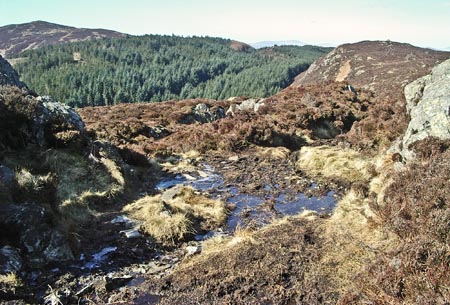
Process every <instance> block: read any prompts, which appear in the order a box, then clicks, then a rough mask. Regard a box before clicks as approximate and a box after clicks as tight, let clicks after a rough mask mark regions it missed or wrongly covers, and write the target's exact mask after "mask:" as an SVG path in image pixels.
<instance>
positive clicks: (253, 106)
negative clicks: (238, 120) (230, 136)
mask: <svg viewBox="0 0 450 305" xmlns="http://www.w3.org/2000/svg"><path fill="white" fill-rule="evenodd" d="M262 106H264V100H263V99H255V98H251V99H248V100H245V101H242V102H241V103H240V104H235V105H231V106H230V107H229V108H228V110H227V112H226V115H231V116H234V115H235V114H236V113H237V112H240V111H244V112H246V111H250V112H255V113H256V112H258V110H259V109H260V108H261V107H262Z"/></svg>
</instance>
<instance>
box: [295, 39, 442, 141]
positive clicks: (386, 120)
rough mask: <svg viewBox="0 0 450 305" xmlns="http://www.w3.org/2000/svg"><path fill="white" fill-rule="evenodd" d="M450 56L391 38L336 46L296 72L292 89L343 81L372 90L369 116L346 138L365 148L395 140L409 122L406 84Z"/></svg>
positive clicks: (353, 128)
mask: <svg viewBox="0 0 450 305" xmlns="http://www.w3.org/2000/svg"><path fill="white" fill-rule="evenodd" d="M449 57H450V53H449V52H440V51H434V50H430V49H423V48H418V47H414V46H412V45H409V44H403V43H398V42H391V41H363V42H359V43H354V44H345V45H342V46H339V47H337V48H336V49H335V50H333V51H332V52H331V53H329V54H328V55H326V56H324V57H322V58H321V59H320V60H318V61H316V62H315V63H314V64H313V65H312V66H311V67H310V69H308V71H306V72H304V73H302V74H300V75H299V76H297V78H296V80H295V81H294V83H293V84H292V85H291V88H298V87H301V86H305V85H308V84H316V83H324V82H345V83H348V84H349V85H351V86H353V87H356V88H363V89H367V90H370V91H371V92H373V104H374V105H373V107H371V108H370V109H368V111H367V117H366V118H365V119H363V120H361V121H360V122H358V123H357V124H355V125H353V127H352V131H351V132H350V133H349V135H348V139H349V140H350V141H351V142H352V143H354V144H356V143H358V144H360V145H362V146H364V147H368V146H373V145H375V146H378V145H382V146H385V144H386V143H387V144H388V143H389V142H391V141H393V140H394V139H396V138H397V137H398V136H400V135H401V134H403V132H404V131H405V130H406V126H407V123H408V117H407V113H406V111H405V106H406V101H405V97H404V95H403V88H404V87H405V86H406V85H407V84H408V83H410V82H412V81H413V80H416V79H417V78H419V77H422V76H424V75H426V74H427V73H429V72H430V71H431V69H432V68H433V66H435V65H436V64H438V63H440V62H442V61H443V60H445V59H447V58H449Z"/></svg>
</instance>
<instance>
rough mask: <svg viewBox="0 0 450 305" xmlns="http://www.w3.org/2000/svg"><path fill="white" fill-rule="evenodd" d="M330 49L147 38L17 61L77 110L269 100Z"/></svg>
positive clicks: (37, 84)
mask: <svg viewBox="0 0 450 305" xmlns="http://www.w3.org/2000/svg"><path fill="white" fill-rule="evenodd" d="M233 48H234V49H233ZM235 49H236V50H235ZM330 50H331V49H329V48H321V47H312V46H304V47H275V48H269V49H261V50H258V51H256V50H254V49H253V48H250V47H249V46H248V45H245V44H242V43H237V42H236V41H231V40H227V39H220V38H208V37H186V38H183V37H177V36H159V35H146V36H141V37H127V38H120V39H108V40H95V41H86V42H78V43H71V44H64V45H58V46H51V47H45V48H40V49H37V50H32V51H26V52H23V53H21V54H19V55H17V56H18V57H20V58H26V59H25V60H21V61H20V62H18V63H17V64H16V65H15V68H16V69H17V70H18V72H19V73H20V74H21V76H22V79H23V80H24V81H25V82H26V83H27V84H29V86H31V88H33V89H34V90H36V91H37V92H39V93H41V94H52V95H53V96H55V97H56V98H57V99H58V100H60V101H64V102H65V103H67V104H69V105H71V106H76V107H83V106H95V105H112V104H116V103H119V102H128V103H129V102H149V101H163V100H170V99H186V98H196V97H205V98H213V99H225V98H229V97H232V96H244V95H245V96H259V97H266V96H269V95H271V94H274V93H275V92H277V91H279V90H280V89H282V88H285V87H287V86H288V85H289V84H290V83H291V82H292V81H293V79H294V77H295V76H296V75H297V74H299V73H300V72H302V71H304V70H305V69H307V68H308V66H309V65H310V64H311V63H312V62H313V61H314V60H316V59H317V58H319V57H320V56H322V55H324V54H326V53H327V52H329V51H330Z"/></svg>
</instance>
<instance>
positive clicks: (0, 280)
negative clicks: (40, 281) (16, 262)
mask: <svg viewBox="0 0 450 305" xmlns="http://www.w3.org/2000/svg"><path fill="white" fill-rule="evenodd" d="M22 286H23V283H22V280H21V279H20V277H18V276H17V274H16V273H15V272H10V273H6V274H0V291H3V292H5V293H7V292H9V291H12V292H13V293H15V292H16V290H17V289H18V288H20V287H22Z"/></svg>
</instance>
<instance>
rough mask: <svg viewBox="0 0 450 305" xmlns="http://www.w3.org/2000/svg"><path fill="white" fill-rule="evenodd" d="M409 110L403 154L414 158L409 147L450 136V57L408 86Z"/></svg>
mask: <svg viewBox="0 0 450 305" xmlns="http://www.w3.org/2000/svg"><path fill="white" fill-rule="evenodd" d="M405 98H406V102H407V105H406V109H407V111H408V114H409V115H410V117H411V121H410V122H409V125H408V128H407V130H406V132H405V135H404V136H403V140H402V143H401V144H402V145H401V146H402V150H401V154H402V156H403V158H404V159H406V160H408V159H412V158H414V153H413V152H412V151H411V150H409V146H410V145H411V144H413V143H415V142H417V141H420V140H423V139H425V138H427V137H436V138H438V139H441V140H446V139H450V60H447V61H445V62H443V63H441V64H439V65H438V66H436V67H435V68H434V69H433V70H432V72H431V73H430V74H429V75H427V76H424V77H422V78H420V79H418V80H416V81H414V82H412V83H411V84H409V85H407V86H406V87H405Z"/></svg>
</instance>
